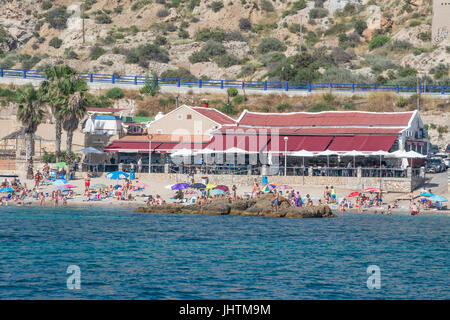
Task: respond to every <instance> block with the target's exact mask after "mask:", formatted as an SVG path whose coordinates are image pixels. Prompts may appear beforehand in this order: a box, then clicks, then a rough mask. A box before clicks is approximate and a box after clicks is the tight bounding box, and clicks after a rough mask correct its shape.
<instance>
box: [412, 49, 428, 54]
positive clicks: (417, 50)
mask: <svg viewBox="0 0 450 320" xmlns="http://www.w3.org/2000/svg"><path fill="white" fill-rule="evenodd" d="M424 52H427V49H425V48H414V49H413V50H412V54H413V55H415V56H419V55H421V54H422V53H424Z"/></svg>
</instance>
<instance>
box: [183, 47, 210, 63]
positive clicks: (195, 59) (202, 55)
mask: <svg viewBox="0 0 450 320" xmlns="http://www.w3.org/2000/svg"><path fill="white" fill-rule="evenodd" d="M188 59H189V62H190V63H199V62H207V61H209V55H208V54H207V53H206V52H204V51H202V50H199V51H195V52H193V53H192V54H191V55H190V56H189V58H188Z"/></svg>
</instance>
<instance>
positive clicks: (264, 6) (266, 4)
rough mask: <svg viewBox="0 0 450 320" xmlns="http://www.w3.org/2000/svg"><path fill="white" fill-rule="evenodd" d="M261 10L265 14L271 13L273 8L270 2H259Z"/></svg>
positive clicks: (263, 0) (266, 0)
mask: <svg viewBox="0 0 450 320" xmlns="http://www.w3.org/2000/svg"><path fill="white" fill-rule="evenodd" d="M261 10H263V11H266V12H273V11H275V8H274V7H273V4H272V2H270V0H261Z"/></svg>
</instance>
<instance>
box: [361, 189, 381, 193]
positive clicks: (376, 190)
mask: <svg viewBox="0 0 450 320" xmlns="http://www.w3.org/2000/svg"><path fill="white" fill-rule="evenodd" d="M363 191H364V192H380V189H379V188H367V189H364V190H363Z"/></svg>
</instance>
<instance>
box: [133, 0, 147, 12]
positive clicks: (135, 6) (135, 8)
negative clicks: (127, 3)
mask: <svg viewBox="0 0 450 320" xmlns="http://www.w3.org/2000/svg"><path fill="white" fill-rule="evenodd" d="M150 3H152V1H151V0H139V1H136V2H134V3H133V4H132V5H131V10H133V11H138V10H140V9H142V8H143V7H145V6H146V5H148V4H150Z"/></svg>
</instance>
